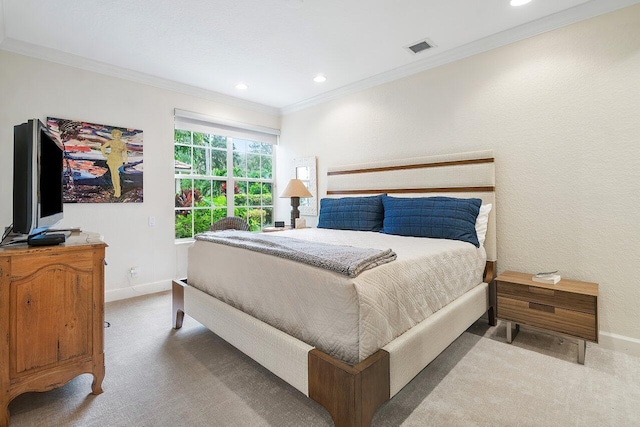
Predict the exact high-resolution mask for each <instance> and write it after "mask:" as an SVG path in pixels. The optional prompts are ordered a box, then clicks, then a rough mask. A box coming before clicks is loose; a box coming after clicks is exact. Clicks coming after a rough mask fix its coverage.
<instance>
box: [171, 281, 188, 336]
mask: <svg viewBox="0 0 640 427" xmlns="http://www.w3.org/2000/svg"><path fill="white" fill-rule="evenodd" d="M184 282H185V281H183V280H174V281H173V284H172V313H173V316H172V319H173V328H174V329H180V328H182V321H183V320H184V287H185V284H184Z"/></svg>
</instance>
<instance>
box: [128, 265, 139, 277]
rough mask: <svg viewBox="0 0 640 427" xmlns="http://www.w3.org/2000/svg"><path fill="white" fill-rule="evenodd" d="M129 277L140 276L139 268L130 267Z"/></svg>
mask: <svg viewBox="0 0 640 427" xmlns="http://www.w3.org/2000/svg"><path fill="white" fill-rule="evenodd" d="M129 274H130V275H131V277H138V276H139V275H140V267H131V268H130V269H129Z"/></svg>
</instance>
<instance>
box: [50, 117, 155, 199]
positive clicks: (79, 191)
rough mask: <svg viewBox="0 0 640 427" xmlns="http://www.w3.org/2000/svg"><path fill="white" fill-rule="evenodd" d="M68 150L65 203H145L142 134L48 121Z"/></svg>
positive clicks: (53, 120) (66, 153)
mask: <svg viewBox="0 0 640 427" xmlns="http://www.w3.org/2000/svg"><path fill="white" fill-rule="evenodd" d="M47 126H48V128H49V131H50V132H51V133H52V135H53V136H54V138H56V139H57V140H58V142H60V144H62V146H63V148H64V159H63V162H64V202H65V203H142V201H143V145H142V131H141V130H138V129H130V128H123V127H117V126H107V125H99V124H95V123H88V122H81V121H76V120H67V119H57V118H54V117H48V118H47Z"/></svg>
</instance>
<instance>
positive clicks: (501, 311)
mask: <svg viewBox="0 0 640 427" xmlns="http://www.w3.org/2000/svg"><path fill="white" fill-rule="evenodd" d="M498 317H500V318H501V319H505V320H509V321H512V322H515V323H522V324H523V325H529V326H534V327H538V328H542V329H547V330H549V331H553V332H560V333H563V334H567V335H571V336H574V337H579V338H584V339H587V340H590V341H596V317H595V315H594V314H587V313H582V312H579V311H573V310H566V309H563V308H558V307H554V306H551V305H545V304H539V303H535V302H527V301H521V300H518V299H513V298H505V297H504V296H498Z"/></svg>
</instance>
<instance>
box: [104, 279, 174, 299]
mask: <svg viewBox="0 0 640 427" xmlns="http://www.w3.org/2000/svg"><path fill="white" fill-rule="evenodd" d="M169 289H171V280H161V281H159V282H153V283H145V284H142V285H135V286H129V287H126V288H120V289H111V290H108V291H105V293H104V301H105V302H111V301H118V300H121V299H127V298H134V297H139V296H141V295H146V294H155V293H156V292H162V291H168V290H169Z"/></svg>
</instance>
